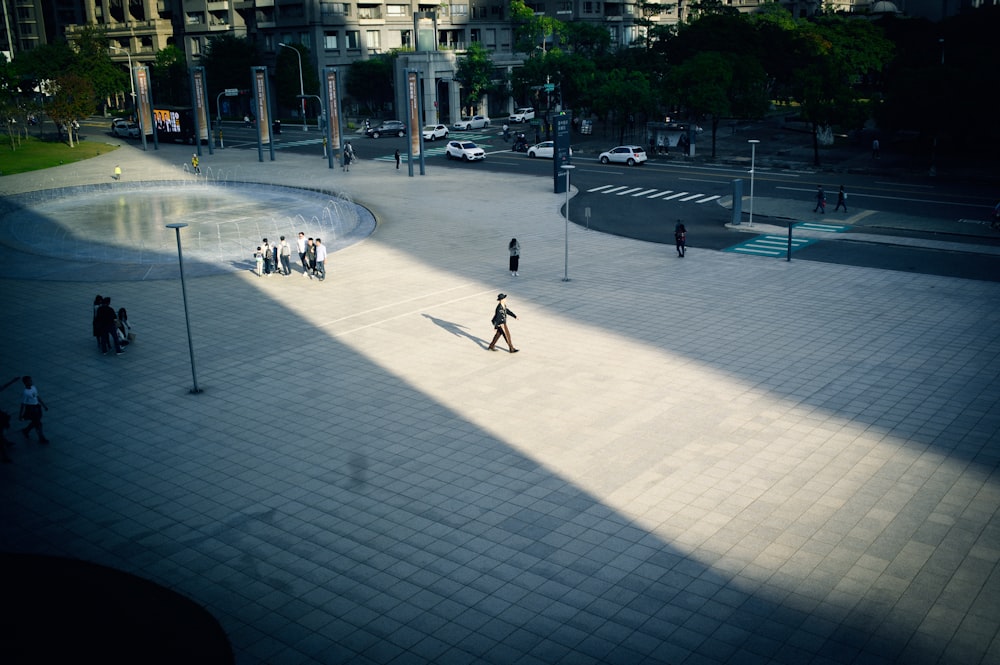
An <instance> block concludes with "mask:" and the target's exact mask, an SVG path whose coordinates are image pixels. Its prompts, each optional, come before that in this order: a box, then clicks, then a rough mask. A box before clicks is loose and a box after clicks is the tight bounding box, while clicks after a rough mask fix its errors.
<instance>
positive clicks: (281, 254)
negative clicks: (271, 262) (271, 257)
mask: <svg viewBox="0 0 1000 665" xmlns="http://www.w3.org/2000/svg"><path fill="white" fill-rule="evenodd" d="M278 259H279V260H280V261H281V274H282V275H291V274H292V247H291V245H289V244H288V241H287V240H285V236H281V242H279V243H278Z"/></svg>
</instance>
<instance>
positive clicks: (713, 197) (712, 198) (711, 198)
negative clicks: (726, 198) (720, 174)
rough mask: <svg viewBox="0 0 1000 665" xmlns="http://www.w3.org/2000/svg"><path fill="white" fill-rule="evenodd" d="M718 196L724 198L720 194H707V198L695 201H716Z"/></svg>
mask: <svg viewBox="0 0 1000 665" xmlns="http://www.w3.org/2000/svg"><path fill="white" fill-rule="evenodd" d="M718 198H722V197H721V196H719V195H718V194H715V195H713V196H706V197H705V198H703V199H701V200H700V201H695V203H708V202H709V201H714V200H715V199H718Z"/></svg>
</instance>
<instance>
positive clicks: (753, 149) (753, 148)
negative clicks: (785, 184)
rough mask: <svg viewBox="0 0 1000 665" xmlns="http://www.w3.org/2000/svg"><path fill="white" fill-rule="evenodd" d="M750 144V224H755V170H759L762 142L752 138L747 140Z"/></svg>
mask: <svg viewBox="0 0 1000 665" xmlns="http://www.w3.org/2000/svg"><path fill="white" fill-rule="evenodd" d="M747 143H749V144H750V223H749V226H753V180H754V171H756V170H757V168H756V166H757V144H758V143H760V141H759V140H758V139H750V140H749V141H747Z"/></svg>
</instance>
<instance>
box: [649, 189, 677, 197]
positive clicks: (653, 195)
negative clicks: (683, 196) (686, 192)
mask: <svg viewBox="0 0 1000 665" xmlns="http://www.w3.org/2000/svg"><path fill="white" fill-rule="evenodd" d="M672 191H674V190H672V189H668V190H666V191H663V192H657V193H656V194H652V195H650V196H647V197H646V198H647V199H658V198H660V197H661V196H666V195H667V194H669V193H670V192H672Z"/></svg>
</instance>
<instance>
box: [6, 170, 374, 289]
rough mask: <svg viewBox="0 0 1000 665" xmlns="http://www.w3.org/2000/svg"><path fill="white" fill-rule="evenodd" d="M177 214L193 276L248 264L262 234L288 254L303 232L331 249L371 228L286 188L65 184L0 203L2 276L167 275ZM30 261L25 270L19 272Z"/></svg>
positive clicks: (367, 217)
mask: <svg viewBox="0 0 1000 665" xmlns="http://www.w3.org/2000/svg"><path fill="white" fill-rule="evenodd" d="M178 222H183V223H186V224H187V225H188V226H187V228H184V229H182V230H181V242H182V246H183V252H184V270H185V274H190V275H192V276H198V275H210V274H219V273H222V272H230V271H234V270H248V269H250V268H251V267H252V265H253V254H254V251H255V250H256V248H257V246H258V245H260V244H261V242H262V239H263V238H268V240H270V241H271V242H272V243H274V242H277V240H278V238H279V237H280V236H285V238H286V239H287V240H288V241H289V243H290V244H291V245H292V247H293V254H294V253H295V249H294V247H295V238H296V236H297V235H298V233H299V232H300V231H301V232H303V233H305V234H306V236H307V237H319V238H322V239H323V244H325V245H326V246H327V248H328V251H330V252H335V251H337V250H339V249H343V248H344V247H347V246H348V245H351V244H353V243H356V242H358V241H360V240H362V239H364V238H366V237H368V236H369V235H371V233H372V232H373V231H374V229H375V218H374V216H373V215H372V214H371V212H370V211H368V210H367V209H366V208H364V207H362V206H360V205H357V204H356V203H354V202H353V201H351V200H350V199H348V198H346V197H343V196H337V195H332V194H328V193H323V192H316V191H310V190H303V189H296V188H293V187H281V186H273V185H261V184H254V183H228V182H227V183H214V184H213V183H191V182H190V181H179V182H152V183H114V184H111V185H89V186H81V187H66V188H61V189H51V190H44V191H39V192H30V193H26V194H18V195H15V196H10V197H7V198H5V199H4V200H3V201H2V202H0V243H2V244H3V246H4V251H3V252H2V256H0V276H4V277H13V278H22V277H29V276H30V277H33V278H43V279H44V278H48V279H71V280H72V279H101V280H119V279H163V278H171V277H175V276H177V274H178V261H177V240H176V235H175V232H174V231H173V230H172V229H168V228H166V225H167V224H171V223H178ZM295 258H297V257H295ZM29 266H30V270H31V271H32V274H31V275H22V274H18V273H20V272H21V270H20V269H19V268H26V267H29ZM60 268H61V270H60ZM60 272H61V273H62V274H60Z"/></svg>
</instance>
